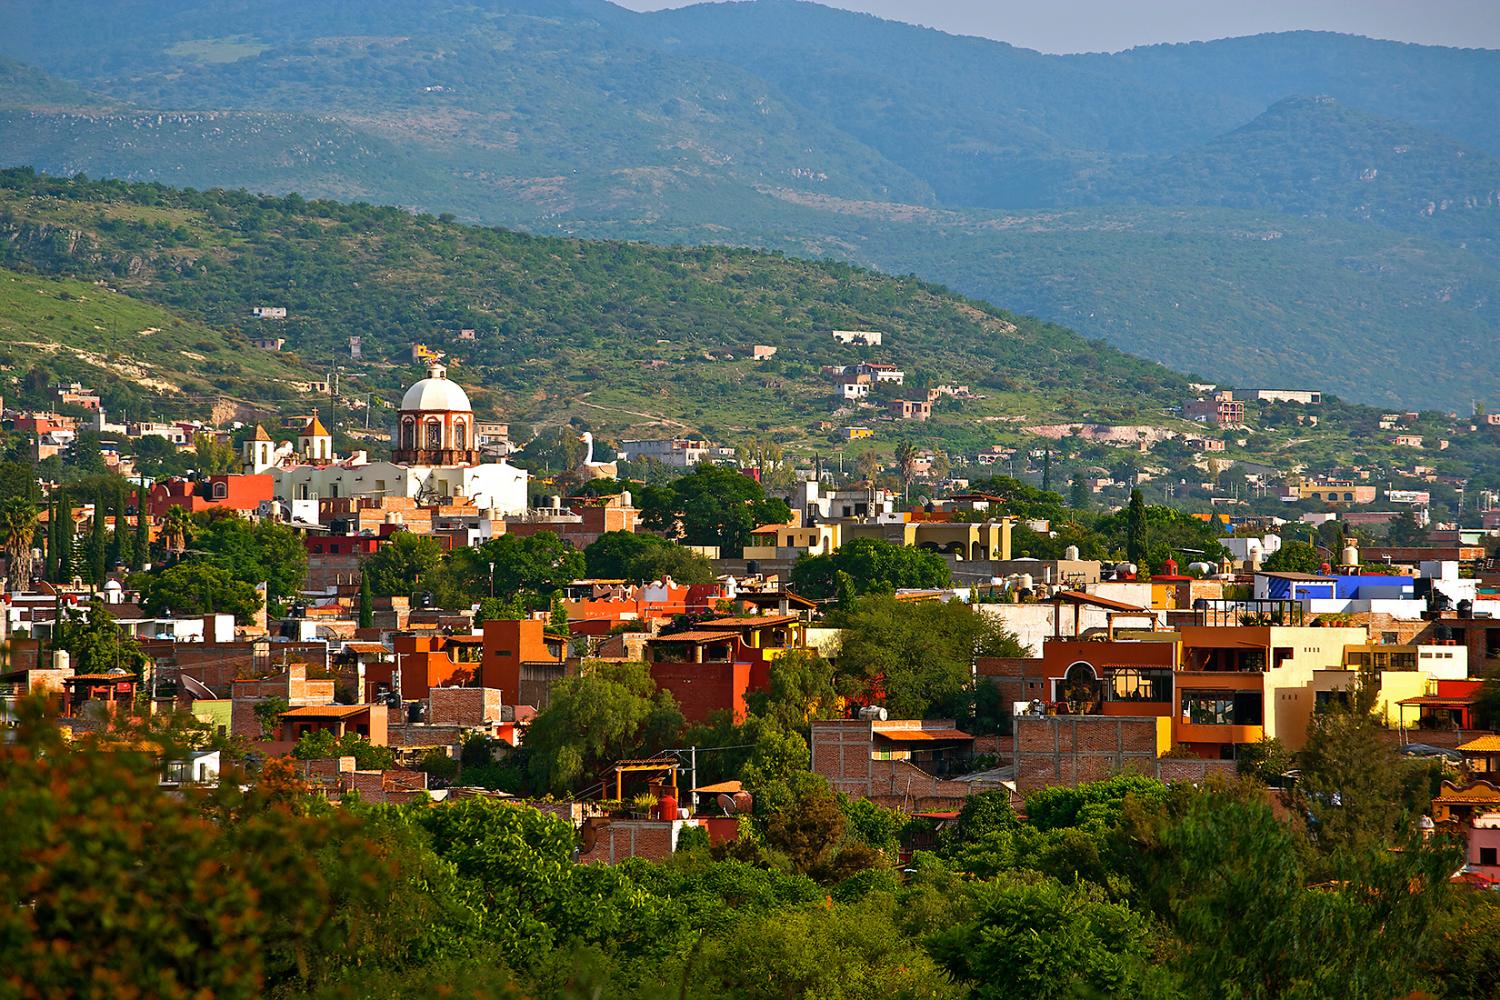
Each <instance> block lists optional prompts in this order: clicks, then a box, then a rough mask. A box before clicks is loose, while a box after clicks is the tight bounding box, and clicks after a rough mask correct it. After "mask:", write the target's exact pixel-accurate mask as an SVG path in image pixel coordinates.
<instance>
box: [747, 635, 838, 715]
mask: <svg viewBox="0 0 1500 1000" xmlns="http://www.w3.org/2000/svg"><path fill="white" fill-rule="evenodd" d="M770 675H771V682H770V685H769V686H768V687H767V688H766V690H765V691H757V692H751V693H749V694H747V695H746V696H745V701H746V704H747V705H748V706H749V708H750V711H752V712H754V713H755V714H756V715H758V716H760V717H761V718H764V719H768V720H770V721H772V722H774V723H776V724H777V725H779V726H782V727H783V728H786V729H796V730H805V729H807V726H808V724H809V723H811V722H812V721H814V720H815V719H832V718H836V717H837V713H838V709H839V696H838V690H837V689H836V687H835V686H834V674H833V664H831V663H829V662H828V661H827V660H825V659H823V657H821V656H819V655H818V654H817V653H816V652H813V651H812V650H801V649H794V650H788V651H787V652H785V653H783V654H782V655H780V656H778V657H776V659H774V660H772V661H771V666H770Z"/></svg>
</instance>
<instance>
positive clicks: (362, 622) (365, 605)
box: [359, 573, 375, 628]
mask: <svg viewBox="0 0 1500 1000" xmlns="http://www.w3.org/2000/svg"><path fill="white" fill-rule="evenodd" d="M374 626H375V591H374V590H373V589H371V587H370V575H369V574H368V573H361V574H359V627H360V628H374Z"/></svg>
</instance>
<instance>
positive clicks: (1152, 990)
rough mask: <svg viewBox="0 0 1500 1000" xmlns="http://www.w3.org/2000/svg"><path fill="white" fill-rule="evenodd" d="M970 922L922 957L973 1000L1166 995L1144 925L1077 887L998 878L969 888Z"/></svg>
mask: <svg viewBox="0 0 1500 1000" xmlns="http://www.w3.org/2000/svg"><path fill="white" fill-rule="evenodd" d="M974 892H975V915H974V917H973V918H972V919H970V920H968V921H966V922H964V923H963V924H960V925H959V926H957V927H954V928H952V929H951V930H948V931H945V932H943V933H941V934H939V935H938V936H937V937H936V938H935V939H934V940H933V942H932V943H931V945H930V946H929V950H930V951H931V952H932V954H933V955H934V956H935V957H936V958H937V959H938V961H940V962H941V963H942V964H943V965H944V966H945V967H946V968H947V969H948V971H949V972H950V973H952V974H953V975H954V976H955V977H957V978H958V979H961V980H964V981H966V982H968V983H970V984H971V986H972V992H971V994H970V995H971V996H974V997H977V998H980V1000H1033V998H1034V1000H1045V998H1050V997H1059V996H1089V997H1101V998H1102V997H1120V998H1122V1000H1123V998H1127V997H1130V998H1133V997H1145V996H1170V995H1171V994H1172V993H1173V992H1175V989H1174V987H1173V984H1172V980H1171V977H1169V976H1168V975H1167V974H1165V972H1164V970H1162V969H1160V968H1156V967H1153V965H1152V962H1151V959H1152V952H1153V942H1152V937H1151V931H1150V925H1149V924H1147V922H1146V921H1145V920H1143V919H1142V918H1141V917H1140V916H1139V915H1138V914H1136V913H1134V912H1132V911H1131V910H1130V909H1129V908H1128V907H1125V906H1121V905H1119V904H1116V903H1105V902H1100V901H1098V900H1096V899H1094V898H1092V897H1091V896H1090V895H1089V893H1088V892H1087V890H1085V889H1084V888H1082V887H1080V886H1063V885H1060V884H1058V883H1057V882H1055V881H1051V880H1037V879H1035V878H1031V879H1027V878H1024V877H1014V878H1001V879H998V880H996V881H993V882H987V883H984V884H982V885H980V886H978V887H977V888H976V889H975V891H974Z"/></svg>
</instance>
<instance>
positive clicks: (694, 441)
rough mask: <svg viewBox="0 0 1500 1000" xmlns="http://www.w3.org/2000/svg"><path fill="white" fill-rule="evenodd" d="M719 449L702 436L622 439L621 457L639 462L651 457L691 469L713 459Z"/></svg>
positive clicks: (679, 467) (676, 466) (674, 466)
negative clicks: (639, 439) (641, 439)
mask: <svg viewBox="0 0 1500 1000" xmlns="http://www.w3.org/2000/svg"><path fill="white" fill-rule="evenodd" d="M716 452H717V449H715V448H714V446H713V444H712V442H709V441H704V440H702V439H701V438H663V439H660V440H651V441H621V442H620V458H621V460H623V461H629V462H639V461H641V460H642V459H646V458H650V459H654V460H655V461H658V462H660V463H662V464H663V465H667V466H671V467H672V468H674V469H691V468H693V467H694V466H696V465H698V464H699V463H701V462H707V461H712V460H713V458H714V456H715V454H716Z"/></svg>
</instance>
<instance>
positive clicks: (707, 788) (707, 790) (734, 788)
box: [693, 781, 745, 795]
mask: <svg viewBox="0 0 1500 1000" xmlns="http://www.w3.org/2000/svg"><path fill="white" fill-rule="evenodd" d="M744 790H745V786H744V785H743V784H742V783H740V782H738V781H720V782H718V783H716V784H712V785H700V786H698V787H697V788H695V789H693V791H695V792H701V793H703V794H704V795H734V794H736V793H738V792H743V791H744Z"/></svg>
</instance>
